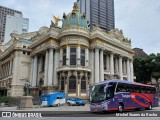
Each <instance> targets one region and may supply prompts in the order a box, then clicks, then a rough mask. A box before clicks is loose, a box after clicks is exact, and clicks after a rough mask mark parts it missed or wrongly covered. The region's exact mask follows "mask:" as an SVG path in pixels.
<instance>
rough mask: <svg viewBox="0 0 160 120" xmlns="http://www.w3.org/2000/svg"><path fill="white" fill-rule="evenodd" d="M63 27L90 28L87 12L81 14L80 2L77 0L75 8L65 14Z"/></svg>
mask: <svg viewBox="0 0 160 120" xmlns="http://www.w3.org/2000/svg"><path fill="white" fill-rule="evenodd" d="M62 22H63V23H62V28H67V27H74V26H77V27H82V28H85V29H88V23H89V22H88V21H87V19H86V15H85V14H81V13H80V12H79V10H78V4H77V3H76V2H75V3H74V6H73V10H72V12H71V13H69V14H68V15H67V16H66V15H65V13H64V14H63V21H62Z"/></svg>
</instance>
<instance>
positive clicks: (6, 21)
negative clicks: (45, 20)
mask: <svg viewBox="0 0 160 120" xmlns="http://www.w3.org/2000/svg"><path fill="white" fill-rule="evenodd" d="M28 29H29V19H27V18H23V15H22V12H20V11H17V10H13V9H10V8H7V7H3V6H0V42H5V43H7V42H8V41H9V40H10V39H11V37H10V34H11V33H12V32H13V31H16V32H18V33H19V34H23V33H27V32H28Z"/></svg>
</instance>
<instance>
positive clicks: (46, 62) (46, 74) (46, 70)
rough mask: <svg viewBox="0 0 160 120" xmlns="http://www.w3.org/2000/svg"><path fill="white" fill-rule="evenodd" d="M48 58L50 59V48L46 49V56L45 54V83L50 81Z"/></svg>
mask: <svg viewBox="0 0 160 120" xmlns="http://www.w3.org/2000/svg"><path fill="white" fill-rule="evenodd" d="M48 59H49V53H48V50H46V56H45V68H44V69H45V72H44V85H47V83H48Z"/></svg>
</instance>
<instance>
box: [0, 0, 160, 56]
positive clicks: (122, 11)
mask: <svg viewBox="0 0 160 120" xmlns="http://www.w3.org/2000/svg"><path fill="white" fill-rule="evenodd" d="M75 1H76V0H0V5H2V6H5V7H9V8H13V9H16V10H19V11H22V13H23V16H24V17H26V18H29V22H30V23H29V31H30V32H32V31H36V30H38V29H39V28H40V27H42V26H48V27H49V25H50V22H51V20H52V15H55V16H58V17H60V18H61V17H62V15H63V12H65V13H66V14H68V13H69V12H70V11H71V10H72V7H73V3H74V2H75ZM115 26H116V28H119V29H122V30H123V33H124V35H125V36H126V37H128V38H131V40H132V48H134V47H140V48H142V49H143V50H144V51H145V52H146V53H148V54H150V53H160V0H115Z"/></svg>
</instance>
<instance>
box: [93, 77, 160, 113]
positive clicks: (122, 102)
mask: <svg viewBox="0 0 160 120" xmlns="http://www.w3.org/2000/svg"><path fill="white" fill-rule="evenodd" d="M90 92H91V93H90V110H91V112H99V111H119V112H123V111H124V110H133V109H148V110H151V109H152V107H158V94H157V92H156V88H155V87H154V86H151V85H145V84H140V83H135V82H129V81H125V80H107V81H103V82H100V83H97V84H95V85H94V86H93V87H92V88H91V91H90Z"/></svg>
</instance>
